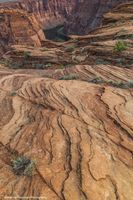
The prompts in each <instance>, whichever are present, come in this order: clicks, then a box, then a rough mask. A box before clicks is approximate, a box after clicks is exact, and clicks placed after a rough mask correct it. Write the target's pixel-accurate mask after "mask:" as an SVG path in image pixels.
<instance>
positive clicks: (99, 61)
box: [95, 58, 109, 65]
mask: <svg viewBox="0 0 133 200" xmlns="http://www.w3.org/2000/svg"><path fill="white" fill-rule="evenodd" d="M95 63H96V64H97V65H102V64H104V65H108V64H109V63H108V62H107V61H106V60H103V59H102V58H98V59H96V61H95Z"/></svg>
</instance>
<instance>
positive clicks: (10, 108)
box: [0, 74, 133, 200]
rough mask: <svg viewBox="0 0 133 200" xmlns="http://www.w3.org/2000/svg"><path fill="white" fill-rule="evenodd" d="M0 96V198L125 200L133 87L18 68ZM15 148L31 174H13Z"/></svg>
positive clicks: (131, 163)
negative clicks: (39, 74) (47, 75)
mask: <svg viewBox="0 0 133 200" xmlns="http://www.w3.org/2000/svg"><path fill="white" fill-rule="evenodd" d="M16 83H17V84H16ZM13 92H15V95H14V96H13V95H12V93H13ZM0 94H1V104H0V106H1V114H0V115H1V116H0V119H1V120H0V127H1V131H0V152H1V153H0V174H1V181H0V196H1V198H4V196H10V197H13V196H15V195H16V196H24V197H26V196H28V197H30V196H32V197H36V198H37V197H43V198H44V199H50V200H55V199H58V200H60V199H67V200H71V199H78V200H83V199H85V200H87V199H92V200H95V199H98V200H103V199H111V200H116V199H121V200H132V196H133V193H132V192H133V191H132V186H133V173H132V172H133V170H132V167H133V160H132V150H133V142H132V136H133V131H132V129H133V123H132V115H133V113H132V105H133V93H132V90H122V89H114V88H112V87H100V86H95V85H94V84H88V83H85V82H79V81H69V82H67V81H54V80H49V79H45V78H37V77H35V76H30V75H21V74H20V75H19V74H17V75H5V76H4V77H3V78H1V80H0ZM14 152H17V153H18V154H19V155H25V156H28V157H30V158H31V159H33V160H35V162H36V171H35V174H34V175H33V176H32V178H29V177H23V176H22V177H21V176H20V177H19V176H18V177H17V175H14V174H13V171H12V168H11V165H10V160H11V159H12V156H13V153H14ZM127 191H128V192H127Z"/></svg>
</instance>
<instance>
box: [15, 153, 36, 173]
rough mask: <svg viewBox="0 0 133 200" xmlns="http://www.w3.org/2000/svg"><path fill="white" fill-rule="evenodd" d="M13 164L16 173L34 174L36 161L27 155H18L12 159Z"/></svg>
mask: <svg viewBox="0 0 133 200" xmlns="http://www.w3.org/2000/svg"><path fill="white" fill-rule="evenodd" d="M11 166H12V169H13V172H14V174H16V175H21V176H22V175H23V176H32V175H33V170H34V168H35V162H34V161H32V160H30V159H29V158H26V157H25V156H18V157H16V158H14V159H12V160H11Z"/></svg>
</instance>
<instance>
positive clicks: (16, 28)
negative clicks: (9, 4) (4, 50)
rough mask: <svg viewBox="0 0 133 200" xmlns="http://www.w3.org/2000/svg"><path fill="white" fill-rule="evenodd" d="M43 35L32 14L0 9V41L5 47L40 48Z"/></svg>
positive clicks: (17, 10)
mask: <svg viewBox="0 0 133 200" xmlns="http://www.w3.org/2000/svg"><path fill="white" fill-rule="evenodd" d="M44 39H45V36H44V33H43V31H42V29H41V27H40V25H39V24H38V22H37V20H36V18H35V16H34V15H33V14H28V13H26V12H24V11H23V10H19V9H4V8H1V9H0V40H1V42H3V43H4V44H5V45H11V44H29V45H33V46H41V42H42V41H43V40H44Z"/></svg>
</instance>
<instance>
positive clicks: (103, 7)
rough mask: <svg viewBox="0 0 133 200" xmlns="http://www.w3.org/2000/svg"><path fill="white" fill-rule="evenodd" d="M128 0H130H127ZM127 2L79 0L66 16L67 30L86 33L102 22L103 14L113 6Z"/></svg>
mask: <svg viewBox="0 0 133 200" xmlns="http://www.w3.org/2000/svg"><path fill="white" fill-rule="evenodd" d="M129 1H130V0H129ZM123 2H128V1H127V0H118V1H116V0H101V1H100V0H93V1H92V0H82V1H79V3H78V4H77V6H76V8H75V9H74V10H73V13H72V14H71V16H70V17H69V18H68V21H67V28H66V29H67V30H68V33H69V34H75V33H76V34H79V35H83V34H87V33H89V32H90V31H92V30H94V29H95V28H97V27H99V26H100V25H101V23H102V17H103V14H105V13H106V12H108V11H109V10H111V9H112V8H113V7H114V6H116V5H118V4H120V3H123Z"/></svg>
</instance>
